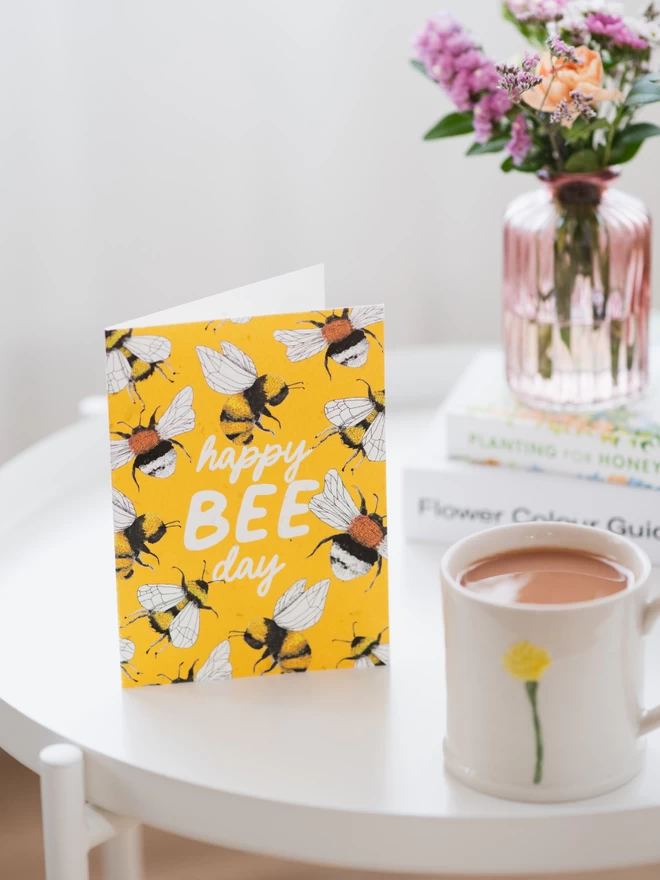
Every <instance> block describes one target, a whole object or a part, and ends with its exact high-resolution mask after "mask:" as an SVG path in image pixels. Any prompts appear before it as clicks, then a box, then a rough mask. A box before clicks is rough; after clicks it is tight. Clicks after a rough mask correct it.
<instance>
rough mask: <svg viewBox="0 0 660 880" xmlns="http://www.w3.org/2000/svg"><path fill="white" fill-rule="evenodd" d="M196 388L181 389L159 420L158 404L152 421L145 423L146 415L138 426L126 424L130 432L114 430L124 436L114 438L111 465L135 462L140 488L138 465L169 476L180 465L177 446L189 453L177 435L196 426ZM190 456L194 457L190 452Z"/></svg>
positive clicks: (155, 474) (146, 471) (151, 473)
mask: <svg viewBox="0 0 660 880" xmlns="http://www.w3.org/2000/svg"><path fill="white" fill-rule="evenodd" d="M192 401H193V390H192V386H190V385H188V386H187V387H186V388H184V389H183V390H181V391H179V393H178V394H177V395H176V397H175V398H174V400H173V401H172V403H171V404H170V405H169V406H168V407H167V409H166V410H165V412H164V413H163V416H162V418H160V419H159V420H158V421H156V413H157V412H158V407H156V409H155V410H154V412H153V415H152V416H151V418H150V419H149V424H148V425H146V426H144V425H142V418H141V417H140V422H139V423H138V426H137V428H132V427H131V426H130V425H126V422H119V424H120V425H126V427H127V428H129V430H130V434H127V433H126V432H124V431H112V433H113V434H115V435H117V436H118V437H121V438H122V439H121V440H111V441H110V464H111V467H112V469H113V470H115V469H116V468H118V467H122V465H125V464H128V462H129V461H131V460H132V459H135V461H133V479H134V480H135V485H136V486H137V487H138V489H139V488H140V484H139V483H138V481H137V477H136V475H135V471H136V468H139V469H140V470H141V471H142V473H143V474H146V475H147V476H148V477H159V478H164V477H169V476H170V475H171V474H173V473H174V470H175V468H176V458H177V456H176V449H175V448H174V447H175V446H178V447H179V448H180V449H183V451H184V452H185V453H186V455H188V453H187V452H186V450H185V449H184V447H183V445H182V444H181V443H179V441H178V440H175V439H174V438H175V437H176V436H177V435H178V434H185V433H186V432H187V431H192V429H193V428H194V427H195V413H194V411H193V408H192ZM188 458H189V459H190V456H189V455H188Z"/></svg>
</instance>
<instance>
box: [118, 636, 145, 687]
mask: <svg viewBox="0 0 660 880" xmlns="http://www.w3.org/2000/svg"><path fill="white" fill-rule="evenodd" d="M134 654H135V645H134V643H133V642H132V641H131V640H130V639H122V638H120V639H119V666H120V667H121V671H122V672H123V673H124V675H125V676H126V677H127V678H130V680H131V681H137V678H133V676H132V675H131V673H130V672H129V671H128V669H127V667H129V666H130V668H131V669H132V670H133V672H134V673H135V674H136V675H142V673H141V672H138V670H137V669H136V668H135V666H133V664H132V663H131V662H130V661H131V660H132V659H133V655H134Z"/></svg>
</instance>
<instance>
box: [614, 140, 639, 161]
mask: <svg viewBox="0 0 660 880" xmlns="http://www.w3.org/2000/svg"><path fill="white" fill-rule="evenodd" d="M642 143H643V141H637V143H632V144H618V143H617V142H616V138H615V139H614V145H613V147H612V152H611V153H610V161H609V164H610V165H624V164H625V163H626V162H630V160H631V159H634V158H635V156H636V155H637V153H638V152H639V149H640V147H641V146H642Z"/></svg>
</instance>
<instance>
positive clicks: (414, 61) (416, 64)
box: [410, 58, 431, 79]
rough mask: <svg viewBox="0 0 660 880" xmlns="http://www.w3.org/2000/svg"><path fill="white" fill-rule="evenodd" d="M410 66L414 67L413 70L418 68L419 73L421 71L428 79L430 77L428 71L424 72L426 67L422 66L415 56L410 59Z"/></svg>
mask: <svg viewBox="0 0 660 880" xmlns="http://www.w3.org/2000/svg"><path fill="white" fill-rule="evenodd" d="M410 66H411V67H414V68H415V70H418V71H419V72H420V73H423V74H424V76H426V77H428V78H429V79H430V78H431V77H429V75H428V73H427V72H426V68H425V67H424V65H423V64H422V62H421V61H418V60H417V59H416V58H411V59H410Z"/></svg>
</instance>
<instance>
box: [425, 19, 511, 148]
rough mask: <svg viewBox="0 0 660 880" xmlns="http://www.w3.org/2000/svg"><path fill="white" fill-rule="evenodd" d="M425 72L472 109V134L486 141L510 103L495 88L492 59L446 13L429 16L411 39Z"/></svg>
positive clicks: (462, 107) (456, 100) (466, 109)
mask: <svg viewBox="0 0 660 880" xmlns="http://www.w3.org/2000/svg"><path fill="white" fill-rule="evenodd" d="M413 45H414V47H415V50H416V53H417V58H418V59H419V61H421V62H422V64H423V65H424V67H425V69H426V72H427V73H428V75H429V76H430V77H431V78H432V79H434V80H435V81H436V82H437V83H438V84H439V85H440V86H442V88H443V89H444V90H445V92H446V93H447V95H448V96H449V97H450V98H451V100H452V101H453V103H454V104H455V105H456V108H457V109H458V110H460V111H461V112H464V113H466V112H470V111H473V113H474V130H475V138H476V140H477V141H478V142H479V143H484V142H485V141H487V140H488V139H489V138H490V136H491V134H492V132H493V127H494V126H495V125H497V123H499V122H500V120H501V119H502V118H503V117H504V116H505V114H506V113H507V112H508V111H509V109H510V107H511V103H510V101H509V99H508V96H507V95H506V94H505V93H503V92H502V91H501V90H499V88H498V80H499V77H498V74H497V70H496V69H495V63H494V62H493V61H492V59H490V58H488V57H487V56H486V55H484V53H483V51H482V49H481V47H480V46H479V44H478V43H476V42H475V41H474V39H473V38H472V37H471V36H470V34H469V33H468V31H467V30H466V29H465V28H464V27H463V26H462V25H461V24H459V23H458V22H457V21H456V20H455V19H453V18H452V17H451V16H450V15H448V14H447V13H444V14H443V15H440V16H437V17H436V18H431V19H429V20H428V21H427V22H426V24H425V25H424V28H423V29H422V31H421V32H420V33H419V34H418V35H417V36H416V37H415V39H414V41H413Z"/></svg>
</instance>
